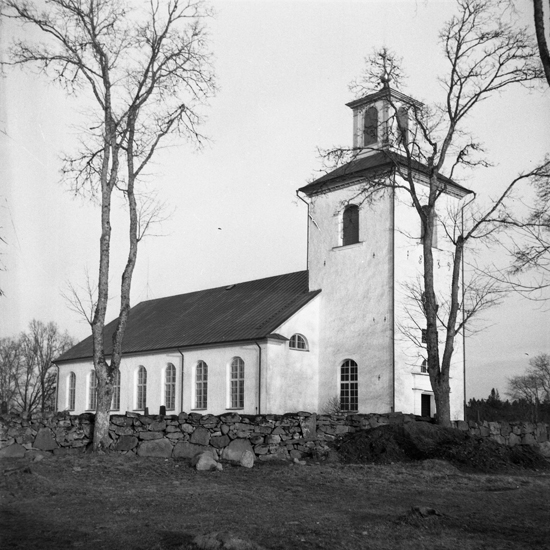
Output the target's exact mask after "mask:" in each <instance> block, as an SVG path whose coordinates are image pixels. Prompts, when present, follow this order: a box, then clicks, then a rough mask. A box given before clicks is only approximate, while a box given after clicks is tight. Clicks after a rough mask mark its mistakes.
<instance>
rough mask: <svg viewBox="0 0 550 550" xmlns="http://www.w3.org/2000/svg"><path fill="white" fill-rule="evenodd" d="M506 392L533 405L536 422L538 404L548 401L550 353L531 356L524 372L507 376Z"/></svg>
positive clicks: (549, 399)
mask: <svg viewBox="0 0 550 550" xmlns="http://www.w3.org/2000/svg"><path fill="white" fill-rule="evenodd" d="M507 393H508V395H509V396H510V397H511V398H512V399H525V400H526V401H527V402H529V403H530V404H531V405H532V407H533V422H538V419H539V414H538V413H539V406H540V404H541V403H544V402H550V355H548V354H546V353H543V354H541V355H537V356H536V357H533V358H532V359H530V360H529V367H528V368H527V371H526V372H525V374H521V375H518V376H512V377H511V378H508V392H507Z"/></svg>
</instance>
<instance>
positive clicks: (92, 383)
mask: <svg viewBox="0 0 550 550" xmlns="http://www.w3.org/2000/svg"><path fill="white" fill-rule="evenodd" d="M96 408H97V376H96V373H95V370H91V371H90V376H89V378H88V409H89V410H91V411H95V410H96Z"/></svg>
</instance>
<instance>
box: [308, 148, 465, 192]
mask: <svg viewBox="0 0 550 550" xmlns="http://www.w3.org/2000/svg"><path fill="white" fill-rule="evenodd" d="M407 162H408V161H407V158H406V157H404V156H403V155H400V154H399V153H395V152H393V151H389V150H382V151H377V152H375V153H372V154H370V155H366V156H364V157H359V158H357V159H354V160H352V161H351V162H348V163H346V164H344V165H342V166H339V167H338V168H336V170H333V171H332V172H329V173H328V174H325V175H324V176H321V177H320V178H318V179H316V180H315V181H312V182H311V183H310V184H308V185H306V186H305V187H302V188H301V189H299V190H298V191H301V192H302V193H305V194H306V195H315V194H316V193H324V192H326V191H330V190H331V189H333V188H334V187H338V186H341V185H346V184H347V185H351V184H352V183H354V182H355V181H356V180H357V179H360V178H364V177H367V176H371V175H372V174H376V175H382V174H384V173H386V172H387V173H388V174H390V173H391V171H393V170H394V169H395V168H396V167H397V166H399V167H401V168H403V169H406V168H407V166H408V164H407ZM412 169H413V170H414V171H415V172H417V173H419V174H423V175H425V176H428V175H429V174H428V167H427V166H426V165H425V164H422V163H420V162H418V161H415V160H412ZM439 179H440V180H441V181H442V182H444V183H445V184H446V185H447V186H448V191H449V193H450V194H453V195H456V196H460V197H463V196H464V195H467V194H468V193H471V191H470V190H468V189H466V188H465V187H462V186H461V185H459V184H458V183H455V182H454V181H453V180H451V179H449V178H447V177H445V176H442V175H439Z"/></svg>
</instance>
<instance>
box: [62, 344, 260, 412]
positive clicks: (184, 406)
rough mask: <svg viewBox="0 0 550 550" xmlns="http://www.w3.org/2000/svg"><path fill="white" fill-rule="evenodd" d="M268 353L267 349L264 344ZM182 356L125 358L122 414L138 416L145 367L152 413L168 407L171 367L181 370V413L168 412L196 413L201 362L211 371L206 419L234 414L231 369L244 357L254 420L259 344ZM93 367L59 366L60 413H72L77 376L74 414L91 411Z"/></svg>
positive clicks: (189, 352) (248, 404) (249, 406)
mask: <svg viewBox="0 0 550 550" xmlns="http://www.w3.org/2000/svg"><path fill="white" fill-rule="evenodd" d="M263 347H264V348H265V343H264V344H263ZM182 353H183V365H182V356H181V355H180V353H179V352H178V351H177V350H176V351H170V352H161V353H150V354H143V355H133V356H125V357H123V359H122V361H121V365H120V388H121V389H120V412H122V413H124V412H126V411H136V412H143V411H142V410H141V411H140V410H138V409H137V408H136V407H137V372H138V369H139V366H140V365H143V366H144V367H145V368H146V369H147V407H148V409H149V412H150V413H151V414H156V413H158V411H159V408H160V406H161V405H165V401H164V392H165V386H164V370H165V368H166V366H167V364H168V363H172V364H173V365H174V366H175V367H176V407H175V409H174V410H167V411H166V412H167V413H168V414H172V413H179V412H181V411H185V412H190V411H193V410H197V409H196V407H195V404H196V402H195V367H196V365H197V363H198V361H199V360H202V361H204V362H205V363H206V364H207V365H208V394H207V395H208V398H207V408H206V409H201V410H200V411H199V410H197V412H201V413H203V414H208V413H211V414H221V413H223V412H225V411H226V410H229V409H230V405H231V402H230V389H229V386H230V385H229V379H230V374H229V367H230V365H231V360H232V359H233V357H236V356H238V357H240V358H241V359H242V360H243V361H244V364H245V367H244V374H245V390H244V408H243V409H239V410H240V412H241V413H242V414H255V413H256V407H257V396H258V356H259V350H258V347H257V346H256V345H255V344H246V345H234V346H223V347H216V346H211V347H210V348H202V349H193V350H182ZM182 366H183V402H182ZM92 368H93V365H92V362H91V361H82V362H74V363H68V364H61V365H59V390H58V391H59V393H58V409H59V410H65V409H67V407H68V377H69V373H70V372H71V371H72V372H74V373H75V375H76V399H75V409H74V413H75V414H80V413H83V412H85V411H88V410H89V409H88V406H89V403H88V387H89V386H88V378H89V373H90V371H91V370H92Z"/></svg>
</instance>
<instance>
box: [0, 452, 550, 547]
mask: <svg viewBox="0 0 550 550" xmlns="http://www.w3.org/2000/svg"><path fill="white" fill-rule="evenodd" d="M0 472H2V473H3V475H1V476H0V547H1V548H2V549H4V548H6V549H8V548H9V549H12V548H19V549H26V550H27V549H34V548H37V549H38V548H40V549H46V548H56V549H65V548H83V549H87V548H93V549H101V548H105V549H110V548H115V549H118V550H123V549H136V550H139V549H143V550H145V549H151V550H165V549H186V548H189V549H191V548H196V546H195V545H194V544H193V542H192V541H193V540H194V539H195V537H196V536H197V535H200V534H204V533H214V532H217V533H222V534H227V533H232V534H233V535H234V536H235V537H238V538H239V539H241V543H242V544H241V546H240V547H239V545H238V544H237V543H235V544H233V546H232V545H231V544H230V543H227V544H226V546H225V547H226V548H234V549H237V548H240V549H242V550H245V549H246V548H256V547H257V546H256V545H258V546H261V547H263V548H266V549H287V548H291V549H294V548H299V549H311V548H320V549H421V548H430V549H447V548H448V549H478V548H479V549H481V548H483V549H512V548H546V549H548V548H550V474H549V473H548V472H547V471H528V470H522V471H517V472H513V473H511V474H509V473H507V474H498V475H496V474H474V473H465V472H461V471H459V470H457V469H456V468H455V467H454V466H453V465H451V464H450V463H448V462H445V461H442V460H424V461H417V462H410V463H397V464H386V465H372V464H371V465H367V464H361V465H353V464H342V463H339V462H335V463H328V462H315V461H309V462H307V464H306V465H298V464H290V463H283V462H279V463H257V464H256V466H255V467H254V468H253V469H250V470H249V469H245V468H241V467H237V466H231V465H228V464H226V465H224V470H223V471H222V472H197V471H195V470H193V469H192V468H191V467H190V466H189V465H188V464H187V463H185V462H178V461H174V460H163V459H147V458H139V457H135V456H132V455H127V456H120V455H114V454H113V455H99V456H97V455H89V454H77V455H70V456H64V457H61V456H57V457H56V456H49V457H46V458H44V459H43V460H40V461H37V462H31V461H30V460H28V459H2V460H0ZM415 508H416V509H415ZM226 540H227V539H226ZM242 541H251V542H250V544H249V545H248V546H247V545H246V543H243V542H242ZM216 544H217V543H212V544H211V546H210V548H213V549H215V548H216V547H222V543H220V546H216ZM202 547H203V548H207V547H208V546H207V545H205V546H202Z"/></svg>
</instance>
